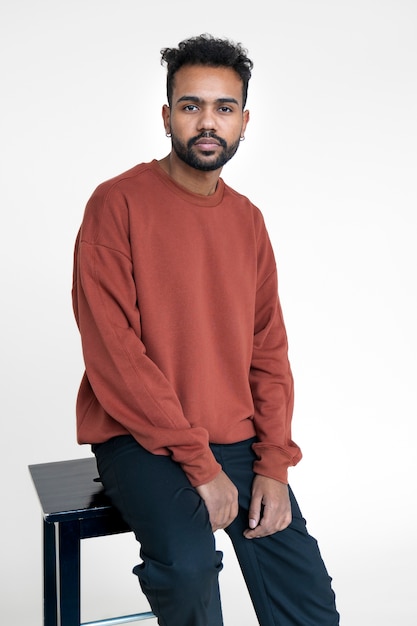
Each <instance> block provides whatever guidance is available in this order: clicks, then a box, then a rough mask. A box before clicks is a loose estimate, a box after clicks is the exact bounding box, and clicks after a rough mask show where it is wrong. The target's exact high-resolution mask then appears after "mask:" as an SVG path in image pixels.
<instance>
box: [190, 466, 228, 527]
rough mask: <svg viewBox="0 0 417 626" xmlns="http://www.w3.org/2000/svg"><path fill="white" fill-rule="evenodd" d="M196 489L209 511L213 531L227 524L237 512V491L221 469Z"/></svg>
mask: <svg viewBox="0 0 417 626" xmlns="http://www.w3.org/2000/svg"><path fill="white" fill-rule="evenodd" d="M196 489H197V492H198V493H199V494H200V496H201V498H202V499H203V500H204V503H205V505H206V507H207V510H208V512H209V517H210V523H211V527H212V529H213V532H215V531H216V530H218V529H219V528H226V526H229V524H231V523H232V522H233V520H234V519H235V517H236V516H237V513H238V501H237V496H238V492H237V489H236V487H235V485H234V484H233V483H232V481H231V480H230V478H229V477H228V476H227V475H226V474H225V473H224V472H223V471H221V472H220V473H219V474H217V476H216V477H215V478H213V480H211V481H210V482H209V483H205V484H204V485H200V486H199V487H196Z"/></svg>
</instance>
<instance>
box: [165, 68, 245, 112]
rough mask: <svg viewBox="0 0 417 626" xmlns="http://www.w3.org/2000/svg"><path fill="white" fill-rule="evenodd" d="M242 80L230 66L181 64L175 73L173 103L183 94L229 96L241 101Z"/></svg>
mask: <svg viewBox="0 0 417 626" xmlns="http://www.w3.org/2000/svg"><path fill="white" fill-rule="evenodd" d="M242 88H243V84H242V80H241V78H240V76H239V74H238V73H237V72H235V70H234V69H232V68H230V67H210V66H207V65H183V67H181V68H180V69H179V70H178V72H176V74H175V78H174V84H173V98H172V100H173V104H175V103H176V102H177V101H178V100H179V99H180V98H183V97H184V96H197V97H198V98H201V99H202V100H217V99H219V98H230V99H234V100H237V101H238V102H239V103H240V104H241V103H242Z"/></svg>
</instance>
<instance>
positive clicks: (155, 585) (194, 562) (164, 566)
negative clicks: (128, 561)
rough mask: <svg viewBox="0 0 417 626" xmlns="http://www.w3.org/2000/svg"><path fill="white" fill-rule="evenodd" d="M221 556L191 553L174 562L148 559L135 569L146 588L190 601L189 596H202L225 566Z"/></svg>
mask: <svg viewBox="0 0 417 626" xmlns="http://www.w3.org/2000/svg"><path fill="white" fill-rule="evenodd" d="M222 556H223V555H222V553H221V552H219V551H216V552H215V553H214V555H213V558H212V559H199V558H197V557H196V556H195V555H190V554H185V555H184V557H183V558H177V559H176V560H175V561H173V562H172V563H161V562H158V561H155V560H152V559H147V560H145V561H144V562H143V563H141V564H140V565H138V566H137V567H135V569H134V570H133V571H134V573H135V574H136V575H137V576H138V578H139V581H140V584H141V586H142V588H143V590H144V591H145V590H147V591H150V590H152V592H155V591H156V590H158V591H159V592H161V591H163V592H164V593H167V592H168V593H170V594H172V595H173V596H175V597H176V599H177V601H178V599H179V598H180V597H183V598H184V599H186V600H187V601H188V602H189V601H190V598H192V597H201V595H204V591H205V590H207V589H211V586H212V584H213V582H214V580H215V579H216V578H217V576H218V575H219V572H220V571H221V569H222V567H223V565H222ZM145 593H146V591H145Z"/></svg>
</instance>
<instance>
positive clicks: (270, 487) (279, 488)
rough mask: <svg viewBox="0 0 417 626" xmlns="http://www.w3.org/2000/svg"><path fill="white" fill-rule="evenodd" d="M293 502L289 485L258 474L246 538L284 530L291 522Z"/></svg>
mask: <svg viewBox="0 0 417 626" xmlns="http://www.w3.org/2000/svg"><path fill="white" fill-rule="evenodd" d="M291 519H292V514H291V504H290V498H289V494H288V485H285V484H284V483H280V482H279V481H278V480H274V479H273V478H267V477H266V476H260V475H259V474H257V475H256V476H255V478H254V481H253V485H252V500H251V504H250V507H249V528H248V529H247V530H245V532H244V533H243V534H244V536H245V537H246V539H255V538H256V537H266V536H267V535H272V534H273V533H275V532H277V531H279V530H284V529H285V528H287V526H289V525H290V524H291Z"/></svg>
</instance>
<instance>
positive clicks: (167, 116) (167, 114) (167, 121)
mask: <svg viewBox="0 0 417 626" xmlns="http://www.w3.org/2000/svg"><path fill="white" fill-rule="evenodd" d="M162 119H163V121H164V128H165V132H166V133H170V132H171V110H170V108H169V106H168V105H167V104H164V106H163V107H162Z"/></svg>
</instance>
